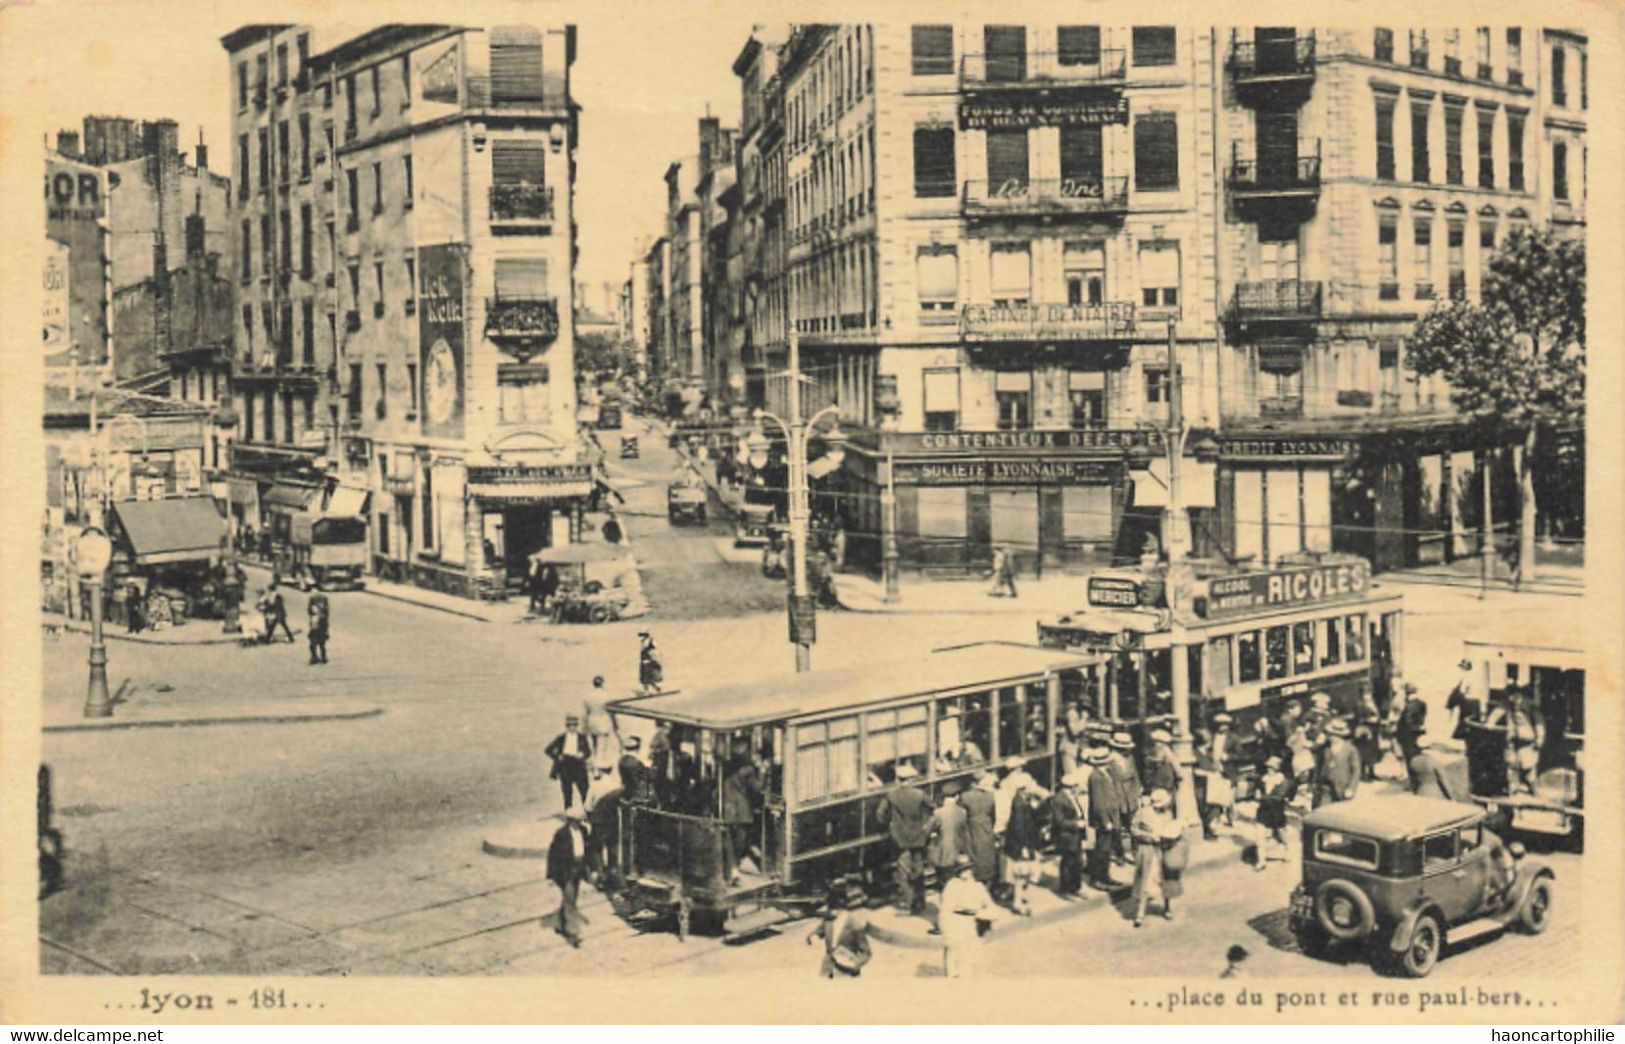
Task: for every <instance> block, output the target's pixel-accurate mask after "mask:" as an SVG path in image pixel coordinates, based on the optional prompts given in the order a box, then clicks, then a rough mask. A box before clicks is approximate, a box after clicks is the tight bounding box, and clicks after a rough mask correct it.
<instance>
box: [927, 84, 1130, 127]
mask: <svg viewBox="0 0 1625 1044" xmlns="http://www.w3.org/2000/svg"><path fill="white" fill-rule="evenodd" d="M1127 122H1128V99H1127V98H1126V97H1124V95H1123V89H1122V88H1121V87H1091V88H1077V87H1074V88H1069V89H1068V90H1067V91H1066V92H1065V93H1064V94H1061V95H1059V96H1055V97H1052V96H1049V95H1045V94H1041V93H1039V92H1037V91H998V92H992V93H988V94H985V95H971V96H967V97H964V98H962V99H960V102H959V129H960V130H1004V129H1007V128H1008V129H1017V128H1021V127H1092V126H1100V125H1102V124H1107V123H1127Z"/></svg>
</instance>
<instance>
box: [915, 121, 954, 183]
mask: <svg viewBox="0 0 1625 1044" xmlns="http://www.w3.org/2000/svg"><path fill="white" fill-rule="evenodd" d="M958 177H959V175H958V172H957V169H956V168H955V166H954V130H953V128H952V127H915V128H914V195H915V196H917V197H919V198H921V199H931V198H940V197H944V196H955V195H958V193H959V186H958Z"/></svg>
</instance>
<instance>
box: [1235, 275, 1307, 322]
mask: <svg viewBox="0 0 1625 1044" xmlns="http://www.w3.org/2000/svg"><path fill="white" fill-rule="evenodd" d="M1321 298H1322V286H1321V284H1320V283H1318V282H1307V281H1305V280H1302V279H1263V280H1260V281H1258V282H1255V283H1237V284H1236V293H1235V296H1234V297H1232V298H1231V299H1230V318H1231V319H1233V320H1236V321H1238V322H1244V323H1251V322H1270V321H1289V322H1290V321H1299V322H1301V321H1303V320H1308V319H1316V318H1318V317H1319V316H1320V312H1321Z"/></svg>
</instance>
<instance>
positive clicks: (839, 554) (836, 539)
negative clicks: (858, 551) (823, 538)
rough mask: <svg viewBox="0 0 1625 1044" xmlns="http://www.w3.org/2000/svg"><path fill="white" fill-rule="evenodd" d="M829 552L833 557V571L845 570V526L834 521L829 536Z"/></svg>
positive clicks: (841, 571)
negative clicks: (833, 526)
mask: <svg viewBox="0 0 1625 1044" xmlns="http://www.w3.org/2000/svg"><path fill="white" fill-rule="evenodd" d="M829 544H830V553H831V555H832V556H833V558H834V560H835V561H834V565H835V571H836V572H837V573H844V572H846V527H845V526H843V525H841V524H840V523H839V522H837V523H835V531H834V532H833V533H831V534H830V538H829Z"/></svg>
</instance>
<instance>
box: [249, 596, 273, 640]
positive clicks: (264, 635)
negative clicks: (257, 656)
mask: <svg viewBox="0 0 1625 1044" xmlns="http://www.w3.org/2000/svg"><path fill="white" fill-rule="evenodd" d="M254 611H255V612H256V613H258V614H259V617H260V633H259V634H257V635H254V636H253V638H254V641H256V642H258V643H259V644H261V645H270V644H271V592H270V591H268V590H266V589H265V588H263V587H262V588H260V590H259V594H258V595H256V596H255V598H254Z"/></svg>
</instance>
